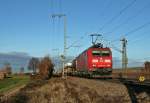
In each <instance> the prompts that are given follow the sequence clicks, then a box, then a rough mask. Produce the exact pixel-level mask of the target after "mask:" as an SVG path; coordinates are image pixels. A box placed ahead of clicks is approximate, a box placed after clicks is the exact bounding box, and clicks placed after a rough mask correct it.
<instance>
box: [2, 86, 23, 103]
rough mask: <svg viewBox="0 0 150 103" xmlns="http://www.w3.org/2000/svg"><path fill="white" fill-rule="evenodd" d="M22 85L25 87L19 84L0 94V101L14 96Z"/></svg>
mask: <svg viewBox="0 0 150 103" xmlns="http://www.w3.org/2000/svg"><path fill="white" fill-rule="evenodd" d="M24 87H25V85H20V86H17V87H15V88H12V89H11V90H9V91H7V92H5V93H3V94H1V96H0V102H3V101H7V100H8V99H9V98H11V97H12V96H15V95H16V94H17V93H18V92H19V91H20V89H22V88H24Z"/></svg>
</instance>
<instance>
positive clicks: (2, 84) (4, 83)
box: [0, 75, 29, 93]
mask: <svg viewBox="0 0 150 103" xmlns="http://www.w3.org/2000/svg"><path fill="white" fill-rule="evenodd" d="M28 82H29V76H16V75H13V76H11V77H10V78H5V79H4V80H0V93H2V92H7V91H9V90H11V89H13V88H16V87H17V86H21V85H24V84H27V83H28Z"/></svg>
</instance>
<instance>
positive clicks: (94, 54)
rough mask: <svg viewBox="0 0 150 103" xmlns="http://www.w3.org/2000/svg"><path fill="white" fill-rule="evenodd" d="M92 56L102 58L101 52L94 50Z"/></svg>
mask: <svg viewBox="0 0 150 103" xmlns="http://www.w3.org/2000/svg"><path fill="white" fill-rule="evenodd" d="M92 55H93V56H101V51H98V50H94V51H92Z"/></svg>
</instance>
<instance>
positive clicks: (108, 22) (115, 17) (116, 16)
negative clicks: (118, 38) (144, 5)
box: [99, 0, 137, 31]
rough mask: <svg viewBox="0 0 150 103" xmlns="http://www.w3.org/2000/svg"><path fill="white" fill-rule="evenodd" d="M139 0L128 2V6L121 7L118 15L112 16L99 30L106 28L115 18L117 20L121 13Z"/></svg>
mask: <svg viewBox="0 0 150 103" xmlns="http://www.w3.org/2000/svg"><path fill="white" fill-rule="evenodd" d="M136 1H137V0H133V1H132V2H131V3H130V4H128V5H127V6H126V7H124V8H123V9H121V10H120V11H119V13H118V14H117V15H115V16H114V17H112V18H111V19H110V20H109V21H107V22H106V23H105V24H104V25H103V26H102V27H101V28H100V29H99V31H101V30H102V29H104V27H105V26H106V25H108V24H110V23H112V22H113V21H114V20H116V19H117V18H118V17H119V16H120V15H121V14H123V13H124V12H125V11H126V10H127V9H128V8H129V7H131V6H132V5H133V4H134V3H135V2H136Z"/></svg>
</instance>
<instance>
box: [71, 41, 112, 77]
mask: <svg viewBox="0 0 150 103" xmlns="http://www.w3.org/2000/svg"><path fill="white" fill-rule="evenodd" d="M73 62H74V63H73V64H74V66H75V68H76V72H77V73H78V74H79V73H80V74H81V75H106V74H107V75H108V74H111V73H112V52H111V50H110V48H108V47H105V48H104V47H103V45H102V44H100V43H98V44H95V45H93V46H91V47H89V48H88V49H87V50H85V51H84V52H82V53H81V54H80V55H79V56H78V57H76V59H75V60H74V61H73Z"/></svg>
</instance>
